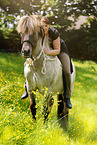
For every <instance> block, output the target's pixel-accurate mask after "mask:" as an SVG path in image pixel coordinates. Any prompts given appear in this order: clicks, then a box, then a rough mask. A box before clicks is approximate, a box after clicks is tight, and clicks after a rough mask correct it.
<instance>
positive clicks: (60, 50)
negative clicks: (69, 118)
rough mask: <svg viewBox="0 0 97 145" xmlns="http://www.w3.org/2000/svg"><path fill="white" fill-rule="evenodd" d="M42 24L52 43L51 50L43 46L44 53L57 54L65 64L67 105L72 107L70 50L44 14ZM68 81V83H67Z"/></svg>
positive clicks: (25, 94) (23, 96) (24, 95)
mask: <svg viewBox="0 0 97 145" xmlns="http://www.w3.org/2000/svg"><path fill="white" fill-rule="evenodd" d="M41 25H42V26H43V28H44V30H45V35H46V36H48V37H49V38H50V45H51V48H52V49H51V50H48V49H47V48H45V47H43V49H44V53H45V54H46V55H53V56H54V55H57V56H58V58H59V60H60V61H61V63H62V66H63V72H64V74H65V76H64V78H63V80H64V82H63V84H64V86H65V84H66V93H65V94H64V95H65V96H64V98H65V102H66V107H67V108H69V109H71V108H72V104H71V101H70V97H71V72H70V58H69V54H68V50H67V47H66V44H65V42H64V41H63V40H62V39H61V38H60V34H59V32H58V31H57V29H55V28H52V27H50V21H49V19H48V18H47V17H45V16H43V17H42V19H41ZM65 82H66V83H65ZM27 96H28V93H27V91H25V93H24V94H23V95H22V97H21V99H24V98H26V97H27Z"/></svg>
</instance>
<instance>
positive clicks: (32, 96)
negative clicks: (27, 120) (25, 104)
mask: <svg viewBox="0 0 97 145" xmlns="http://www.w3.org/2000/svg"><path fill="white" fill-rule="evenodd" d="M29 97H30V111H31V114H32V116H33V118H34V119H35V120H36V117H35V115H36V107H35V106H36V102H35V95H34V94H33V93H32V94H29Z"/></svg>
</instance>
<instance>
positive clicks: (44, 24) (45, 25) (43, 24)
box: [41, 21, 50, 35]
mask: <svg viewBox="0 0 97 145" xmlns="http://www.w3.org/2000/svg"><path fill="white" fill-rule="evenodd" d="M41 25H42V26H43V28H44V30H45V35H47V34H48V29H49V27H50V25H49V24H46V23H45V22H43V21H41Z"/></svg>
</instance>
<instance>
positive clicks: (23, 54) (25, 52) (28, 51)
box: [21, 49, 30, 58]
mask: <svg viewBox="0 0 97 145" xmlns="http://www.w3.org/2000/svg"><path fill="white" fill-rule="evenodd" d="M21 53H22V56H23V57H24V58H27V57H30V49H28V50H22V51H21Z"/></svg>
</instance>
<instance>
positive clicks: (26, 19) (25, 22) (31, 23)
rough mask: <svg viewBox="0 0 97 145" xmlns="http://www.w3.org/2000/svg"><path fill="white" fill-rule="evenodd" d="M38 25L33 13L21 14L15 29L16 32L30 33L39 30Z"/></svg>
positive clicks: (38, 22)
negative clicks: (28, 14)
mask: <svg viewBox="0 0 97 145" xmlns="http://www.w3.org/2000/svg"><path fill="white" fill-rule="evenodd" d="M40 26H41V24H40V21H39V20H38V18H37V17H36V16H35V15H30V16H23V17H21V19H20V21H19V23H18V26H17V31H18V33H22V34H25V33H29V34H30V35H31V34H33V33H34V32H37V31H38V32H39V31H40Z"/></svg>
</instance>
